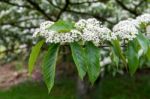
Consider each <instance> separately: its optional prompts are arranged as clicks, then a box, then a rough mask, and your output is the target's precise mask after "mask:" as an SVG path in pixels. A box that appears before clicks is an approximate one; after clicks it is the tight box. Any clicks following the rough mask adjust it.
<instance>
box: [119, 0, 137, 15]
mask: <svg viewBox="0 0 150 99" xmlns="http://www.w3.org/2000/svg"><path fill="white" fill-rule="evenodd" d="M116 2H117V3H118V4H119V5H120V6H121V7H122V8H123V9H124V10H127V11H128V12H130V13H131V14H133V15H135V16H138V15H139V13H137V12H136V11H135V10H131V9H130V8H128V7H127V6H126V5H124V4H123V3H122V2H121V1H120V0H116Z"/></svg>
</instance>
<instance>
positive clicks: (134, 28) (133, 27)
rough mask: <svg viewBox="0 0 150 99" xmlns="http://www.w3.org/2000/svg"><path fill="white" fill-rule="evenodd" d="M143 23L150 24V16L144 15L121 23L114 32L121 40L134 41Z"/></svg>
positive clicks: (114, 28)
mask: <svg viewBox="0 0 150 99" xmlns="http://www.w3.org/2000/svg"><path fill="white" fill-rule="evenodd" d="M141 23H146V24H148V23H150V14H143V15H140V16H138V17H137V18H136V19H127V20H124V21H120V22H119V23H118V24H116V25H115V26H114V27H113V32H114V33H115V34H116V35H117V36H118V37H119V38H121V39H127V40H133V39H134V38H136V35H137V34H138V29H139V28H140V24H141Z"/></svg>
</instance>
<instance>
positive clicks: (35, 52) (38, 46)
mask: <svg viewBox="0 0 150 99" xmlns="http://www.w3.org/2000/svg"><path fill="white" fill-rule="evenodd" d="M43 44H44V40H41V41H39V42H38V43H37V44H36V45H35V46H34V47H32V51H31V54H30V57H29V63H28V70H29V73H30V74H31V73H32V71H33V68H34V65H35V62H36V59H37V57H38V55H39V53H40V50H41V47H42V45H43Z"/></svg>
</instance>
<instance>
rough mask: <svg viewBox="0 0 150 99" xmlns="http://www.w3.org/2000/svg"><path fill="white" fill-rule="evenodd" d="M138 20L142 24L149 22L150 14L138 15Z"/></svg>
mask: <svg viewBox="0 0 150 99" xmlns="http://www.w3.org/2000/svg"><path fill="white" fill-rule="evenodd" d="M136 20H137V21H138V22H139V23H140V24H141V23H145V24H148V23H150V14H143V15H141V16H138V17H137V18H136Z"/></svg>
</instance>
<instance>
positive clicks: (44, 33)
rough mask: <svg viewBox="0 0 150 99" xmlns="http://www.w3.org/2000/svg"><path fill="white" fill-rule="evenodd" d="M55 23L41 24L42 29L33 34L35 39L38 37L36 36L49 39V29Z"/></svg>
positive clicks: (46, 22)
mask: <svg viewBox="0 0 150 99" xmlns="http://www.w3.org/2000/svg"><path fill="white" fill-rule="evenodd" d="M53 24H54V22H51V21H45V22H43V23H41V24H40V28H37V29H36V30H35V32H34V33H33V37H36V36H38V35H39V36H43V37H47V36H48V35H49V33H48V32H49V31H48V28H49V27H50V26H51V25H53Z"/></svg>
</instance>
